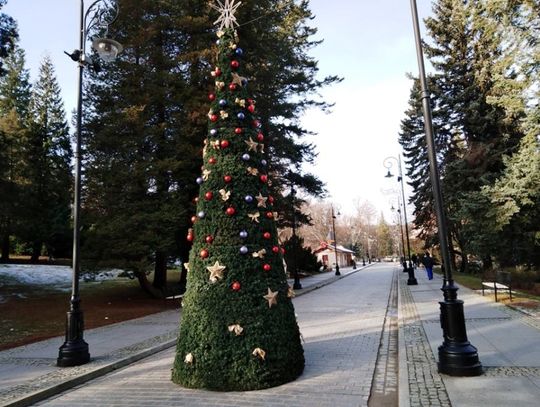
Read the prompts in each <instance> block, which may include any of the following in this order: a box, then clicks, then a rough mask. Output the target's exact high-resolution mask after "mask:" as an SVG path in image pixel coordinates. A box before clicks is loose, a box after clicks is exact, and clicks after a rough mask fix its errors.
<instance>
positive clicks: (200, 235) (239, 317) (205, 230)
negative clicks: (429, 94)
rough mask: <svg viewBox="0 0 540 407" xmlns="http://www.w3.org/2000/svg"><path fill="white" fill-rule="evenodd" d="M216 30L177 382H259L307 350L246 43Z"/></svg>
mask: <svg viewBox="0 0 540 407" xmlns="http://www.w3.org/2000/svg"><path fill="white" fill-rule="evenodd" d="M218 36H219V37H220V38H219V40H218V63H217V66H216V67H215V69H214V70H213V76H215V81H216V82H215V84H216V89H215V93H214V94H211V95H210V99H211V101H212V102H211V108H210V111H209V114H208V116H209V133H208V137H207V139H206V141H205V148H204V152H203V161H204V164H203V171H202V176H201V177H200V178H198V180H197V182H198V183H199V184H200V193H199V198H198V205H197V216H195V217H194V221H195V223H194V226H193V231H192V232H190V234H189V235H188V240H193V247H192V250H191V253H190V259H189V269H190V271H189V274H188V288H187V292H186V295H185V296H184V300H183V307H184V308H183V315H182V324H181V328H180V335H179V339H178V343H177V350H176V357H175V362H174V369H173V373H172V380H173V381H174V382H175V383H178V384H181V385H183V386H186V387H193V388H208V389H214V390H253V389H262V388H267V387H271V386H276V385H279V384H282V383H286V382H289V381H291V380H294V379H295V378H296V377H298V376H299V375H300V374H301V373H302V371H303V368H304V355H303V349H302V345H301V343H300V333H299V329H298V325H297V322H296V317H295V314H294V308H293V305H292V302H291V298H290V297H291V296H292V292H291V290H290V288H289V286H288V284H287V279H286V275H285V272H284V267H283V257H282V251H281V248H280V247H279V245H278V239H277V229H276V224H275V216H276V214H275V212H274V204H275V202H274V199H273V197H272V196H270V195H269V185H268V184H269V182H270V180H269V174H268V173H267V164H268V163H267V157H265V150H267V146H266V144H265V143H264V134H263V132H262V131H261V129H260V127H259V126H260V123H259V122H258V120H257V119H256V104H255V101H253V100H252V99H250V98H249V94H248V89H247V85H248V83H247V79H246V78H244V77H242V76H240V73H241V71H242V68H243V66H242V65H243V64H244V61H243V60H242V55H243V50H242V49H241V48H240V47H239V46H238V42H239V39H238V37H237V34H236V32H235V31H234V30H232V29H230V28H227V29H226V30H225V32H220V33H218Z"/></svg>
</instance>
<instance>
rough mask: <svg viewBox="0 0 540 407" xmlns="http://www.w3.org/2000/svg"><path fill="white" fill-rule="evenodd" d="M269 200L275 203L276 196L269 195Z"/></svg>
mask: <svg viewBox="0 0 540 407" xmlns="http://www.w3.org/2000/svg"><path fill="white" fill-rule="evenodd" d="M268 202H270V203H271V204H273V203H274V197H273V196H272V195H270V196H269V197H268Z"/></svg>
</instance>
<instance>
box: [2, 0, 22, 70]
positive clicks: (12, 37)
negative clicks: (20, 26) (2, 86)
mask: <svg viewBox="0 0 540 407" xmlns="http://www.w3.org/2000/svg"><path fill="white" fill-rule="evenodd" d="M6 3H7V0H0V10H1V9H2V7H4V5H5V4H6ZM18 38H19V33H18V31H17V24H16V23H15V20H13V18H11V17H10V16H8V15H6V14H4V13H0V77H2V76H4V75H5V74H6V70H5V68H4V58H6V57H7V56H8V55H9V54H10V53H11V52H12V51H13V49H14V48H15V43H16V41H17V39H18Z"/></svg>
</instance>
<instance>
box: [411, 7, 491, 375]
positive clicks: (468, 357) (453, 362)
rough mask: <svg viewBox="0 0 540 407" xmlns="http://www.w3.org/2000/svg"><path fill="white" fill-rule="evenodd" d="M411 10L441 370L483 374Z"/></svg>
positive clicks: (417, 28) (415, 17)
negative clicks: (438, 263) (434, 243)
mask: <svg viewBox="0 0 540 407" xmlns="http://www.w3.org/2000/svg"><path fill="white" fill-rule="evenodd" d="M411 12H412V19H413V29H414V38H415V44H416V54H417V58H418V68H419V73H420V75H419V77H420V85H421V89H422V108H423V111H424V126H425V130H426V143H427V148H428V158H429V169H430V172H429V174H430V178H431V186H432V188H433V201H434V204H435V214H436V217H437V226H438V234H439V241H440V244H441V254H442V260H443V266H444V279H443V286H442V288H441V290H442V292H443V295H444V300H443V301H440V302H439V304H440V310H441V315H440V319H441V327H442V330H443V337H444V341H443V343H442V345H441V346H439V364H438V366H439V372H441V373H445V374H448V375H450V376H479V375H481V374H482V364H481V363H480V359H479V358H478V351H477V349H476V348H475V347H474V346H473V345H471V344H470V343H469V340H468V339H467V329H466V327H465V314H464V312H463V301H461V300H458V299H457V291H458V288H457V287H456V286H455V285H454V279H453V277H452V263H451V262H450V250H449V246H448V233H447V229H446V218H445V214H444V209H443V208H444V205H443V197H442V192H441V187H440V184H439V170H438V168H437V154H436V151H435V141H434V136H433V122H432V116H431V98H430V96H429V90H428V87H427V80H426V72H425V68H424V54H423V50H422V40H421V37H420V25H419V23H418V10H417V7H416V0H411Z"/></svg>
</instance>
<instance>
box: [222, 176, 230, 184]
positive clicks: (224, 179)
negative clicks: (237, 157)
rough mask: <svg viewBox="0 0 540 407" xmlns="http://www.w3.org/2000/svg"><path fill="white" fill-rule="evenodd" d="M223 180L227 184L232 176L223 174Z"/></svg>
mask: <svg viewBox="0 0 540 407" xmlns="http://www.w3.org/2000/svg"><path fill="white" fill-rule="evenodd" d="M223 181H225V182H226V183H227V184H228V183H229V182H231V181H232V177H231V176H230V175H225V176H224V177H223Z"/></svg>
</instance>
